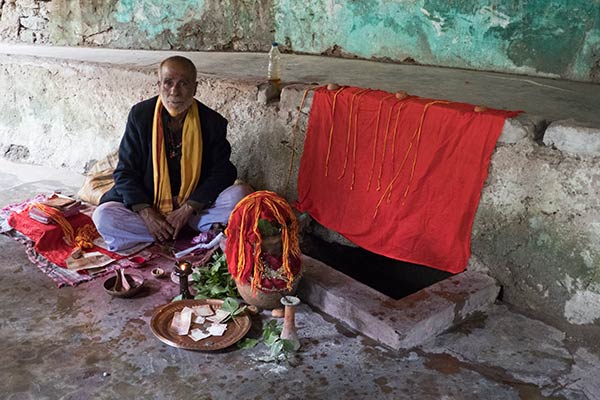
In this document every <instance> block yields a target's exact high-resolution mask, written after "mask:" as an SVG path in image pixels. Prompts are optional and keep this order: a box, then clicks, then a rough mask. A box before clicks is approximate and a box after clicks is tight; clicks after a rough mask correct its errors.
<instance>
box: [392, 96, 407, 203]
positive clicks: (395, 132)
mask: <svg viewBox="0 0 600 400" xmlns="http://www.w3.org/2000/svg"><path fill="white" fill-rule="evenodd" d="M403 100H404V99H403ZM405 105H406V103H404V102H402V104H401V105H400V108H398V112H397V113H396V124H395V125H394V136H392V166H393V165H394V164H396V136H397V134H398V121H399V120H400V112H401V111H402V109H403V108H404V106H405ZM391 197H392V191H391V190H390V191H389V193H388V197H387V198H388V201H390V199H391Z"/></svg>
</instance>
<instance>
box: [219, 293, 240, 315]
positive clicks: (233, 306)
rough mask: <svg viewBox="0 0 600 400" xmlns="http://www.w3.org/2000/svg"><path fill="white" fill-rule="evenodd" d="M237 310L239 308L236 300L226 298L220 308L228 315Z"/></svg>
mask: <svg viewBox="0 0 600 400" xmlns="http://www.w3.org/2000/svg"><path fill="white" fill-rule="evenodd" d="M238 308H240V303H238V301H237V300H236V299H233V298H231V297H228V298H226V299H225V300H224V301H223V305H222V306H221V309H222V310H223V311H227V312H228V313H233V312H235V311H236V310H237V309H238Z"/></svg>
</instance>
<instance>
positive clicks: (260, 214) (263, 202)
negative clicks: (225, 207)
mask: <svg viewBox="0 0 600 400" xmlns="http://www.w3.org/2000/svg"><path fill="white" fill-rule="evenodd" d="M260 219H264V220H267V221H270V222H277V223H278V224H279V225H280V226H281V242H282V247H283V254H282V265H281V268H283V274H284V276H285V277H286V278H287V279H286V280H287V288H288V289H289V288H290V287H291V285H292V282H293V280H294V276H295V274H296V273H297V271H298V270H297V268H295V265H294V264H297V262H298V260H299V258H300V246H299V244H298V222H297V220H296V216H295V215H294V212H293V211H292V208H291V207H290V205H289V204H288V203H287V201H285V199H284V198H283V197H281V196H279V195H277V194H276V193H274V192H270V191H266V190H263V191H258V192H254V193H252V194H249V195H248V196H246V197H244V198H243V199H242V200H241V201H240V202H239V203H238V204H237V205H236V207H235V208H234V209H233V211H232V213H231V217H230V218H229V224H228V226H227V229H226V231H225V234H226V235H227V247H226V249H225V257H226V259H227V266H228V268H229V272H230V273H231V275H232V276H233V278H234V279H235V280H236V281H241V282H249V283H251V286H252V289H253V290H256V289H263V287H262V286H263V285H262V278H263V272H264V270H263V262H262V258H261V256H262V249H261V243H262V237H261V234H260V231H259V229H258V221H259V220H260Z"/></svg>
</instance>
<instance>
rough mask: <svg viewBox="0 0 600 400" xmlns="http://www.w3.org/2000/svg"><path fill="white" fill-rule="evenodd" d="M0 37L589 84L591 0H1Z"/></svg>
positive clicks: (595, 48)
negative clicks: (325, 58)
mask: <svg viewBox="0 0 600 400" xmlns="http://www.w3.org/2000/svg"><path fill="white" fill-rule="evenodd" d="M0 10H1V11H0V12H1V14H0V40H1V41H5V42H25V43H36V44H53V45H65V46H102V47H111V48H136V49H176V50H223V51H266V50H268V48H269V44H270V42H271V41H272V40H273V39H275V40H277V41H279V42H281V43H283V44H284V45H285V48H286V50H287V51H291V52H298V53H309V54H324V55H330V56H344V57H361V58H367V59H376V60H385V61H394V62H409V63H420V64H427V65H440V66H448V67H458V68H469V69H476V70H492V71H500V72H510V73H519V74H530V75H538V76H550V77H561V78H567V79H574V80H581V81H591V82H600V72H599V71H600V67H599V65H600V4H598V2H597V1H591V2H590V1H585V0H572V1H567V0H548V1H542V0H535V1H528V2H504V1H499V0H494V1H491V2H490V1H483V0H461V1H452V2H448V1H444V0H417V1H396V2H390V1H387V0H368V1H352V0H333V1H329V0H311V1H308V2H298V1H292V0H279V1H273V0H260V1H250V0H224V1H217V0H182V1H179V2H170V1H167V0H140V1H132V0H106V1H104V0H102V1H101V0H20V1H16V0H3V1H0Z"/></svg>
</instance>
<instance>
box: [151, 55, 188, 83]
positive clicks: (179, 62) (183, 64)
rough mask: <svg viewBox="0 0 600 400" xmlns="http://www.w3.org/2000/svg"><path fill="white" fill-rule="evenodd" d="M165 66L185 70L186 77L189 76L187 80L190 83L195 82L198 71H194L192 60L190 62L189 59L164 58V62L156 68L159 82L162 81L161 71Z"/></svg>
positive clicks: (178, 57)
mask: <svg viewBox="0 0 600 400" xmlns="http://www.w3.org/2000/svg"><path fill="white" fill-rule="evenodd" d="M167 64H168V65H169V66H173V67H177V68H179V69H182V70H185V71H186V75H188V74H189V75H188V77H189V78H188V79H190V80H191V81H192V82H196V79H197V78H198V71H197V70H196V66H195V65H194V63H193V62H192V60H190V59H189V58H185V57H182V56H172V57H169V58H165V59H164V60H162V61H161V63H160V65H159V66H158V79H159V80H162V70H163V67H164V66H165V65H167Z"/></svg>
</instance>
